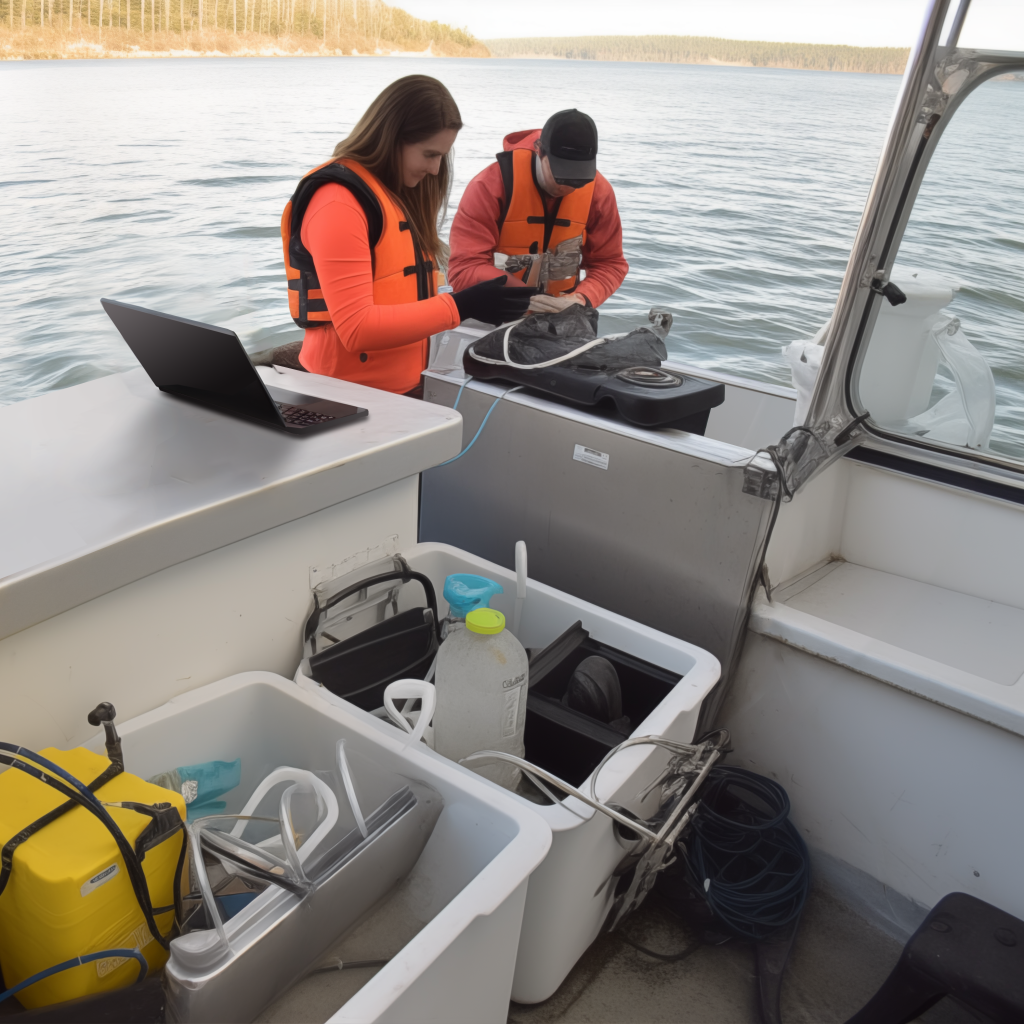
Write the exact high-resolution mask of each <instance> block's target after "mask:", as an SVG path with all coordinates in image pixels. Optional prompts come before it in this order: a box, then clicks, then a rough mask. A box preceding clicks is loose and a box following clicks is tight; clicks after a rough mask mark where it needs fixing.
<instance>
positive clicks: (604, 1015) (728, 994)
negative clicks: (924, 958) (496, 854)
mask: <svg viewBox="0 0 1024 1024" xmlns="http://www.w3.org/2000/svg"><path fill="white" fill-rule="evenodd" d="M623 930H624V931H625V933H626V934H628V935H629V936H630V937H631V938H632V939H633V940H634V941H636V942H639V943H641V944H642V945H644V946H647V947H648V948H649V949H653V950H656V951H658V952H661V953H674V952H677V951H679V950H682V949H684V948H685V947H686V946H688V945H690V943H691V942H693V941H694V940H695V939H696V938H697V934H696V933H695V932H691V931H689V930H688V929H687V928H686V927H685V926H684V925H682V924H680V923H679V922H678V920H677V919H676V918H674V917H672V916H670V915H669V914H668V913H667V912H666V911H664V910H663V909H661V908H660V907H659V906H658V905H657V904H656V903H655V902H654V901H653V900H650V899H649V900H648V901H647V903H645V904H644V905H643V906H642V907H641V908H640V910H639V911H638V912H637V913H636V914H635V915H634V916H633V917H632V918H630V919H629V920H628V921H626V923H625V924H624V925H623ZM901 948H902V947H901V944H900V943H899V942H897V941H896V940H894V939H891V938H889V936H887V935H885V934H883V933H882V932H881V931H879V930H877V929H876V928H874V927H873V926H872V925H870V924H868V923H867V922H865V921H864V920H863V919H862V918H860V917H858V916H857V915H856V914H854V913H853V912H852V911H851V910H849V909H847V908H846V907H845V906H844V905H843V904H841V903H840V902H839V901H838V900H837V899H835V898H834V897H833V896H832V895H831V894H830V893H829V892H828V891H827V890H825V889H823V888H818V889H816V890H815V891H814V892H812V894H811V898H810V900H809V901H808V904H807V909H806V910H805V912H804V917H803V921H802V922H801V926H800V931H799V933H798V935H797V939H796V943H795V944H794V947H793V953H792V956H791V957H790V961H789V965H788V967H787V968H786V974H785V977H784V979H783V987H782V1019H783V1021H784V1022H785V1024H797V1022H800V1024H807V1022H819V1021H820V1022H826V1021H845V1020H847V1019H848V1018H849V1017H850V1016H851V1015H852V1014H854V1013H855V1012H856V1011H857V1010H859V1009H860V1008H861V1006H863V1005H864V1003H866V1002H867V1000H868V999H869V998H870V997H871V996H872V995H873V994H874V992H875V991H876V989H877V988H878V987H879V986H880V985H881V983H882V982H883V981H884V980H885V978H886V977H887V975H888V974H889V971H890V970H891V969H892V968H893V967H894V966H895V964H896V961H897V959H898V958H899V954H900V950H901ZM755 969H756V968H755V963H754V952H753V947H752V946H750V945H747V944H745V943H738V942H730V943H727V944H726V945H724V946H701V947H700V948H698V949H697V951H696V952H694V953H693V954H692V955H691V956H689V957H688V958H687V959H686V960H683V961H681V962H679V963H661V962H658V961H655V960H652V959H651V958H649V957H647V956H645V955H644V954H643V953H640V952H638V951H637V950H635V949H633V948H632V947H631V946H629V945H628V944H627V943H626V942H624V941H623V940H622V939H621V938H619V937H618V935H615V934H613V935H604V936H602V937H601V938H599V939H598V940H597V941H596V942H595V943H594V944H593V945H592V946H591V947H590V949H589V950H588V951H587V952H586V954H585V955H584V956H583V957H582V959H581V960H580V962H579V963H578V964H577V965H576V967H575V968H574V969H573V971H572V973H571V974H570V975H569V977H568V978H566V980H565V981H564V982H563V984H562V987H561V988H560V989H559V990H558V991H557V992H556V993H555V994H554V996H552V997H551V998H550V999H549V1000H547V1001H546V1002H544V1003H538V1004H536V1005H535V1006H521V1005H518V1004H516V1003H513V1004H512V1005H511V1007H510V1009H509V1016H508V1019H509V1021H510V1024H540V1022H542V1021H543V1022H547V1021H559V1022H561V1021H566V1022H574V1021H580V1022H583V1021H586V1022H594V1024H613V1022H644V1024H646V1022H657V1021H666V1022H668V1021H671V1022H673V1024H728V1022H737V1024H757V1022H758V1021H759V1020H760V1016H759V1012H758V1007H757V995H756V985H757V978H756V974H755ZM979 1019H980V1018H978V1017H976V1016H975V1015H974V1014H972V1013H971V1012H970V1011H968V1010H967V1009H965V1008H963V1007H961V1006H959V1005H958V1004H956V1003H953V1002H952V1001H951V1000H949V999H944V1000H942V1002H940V1003H938V1004H936V1005H935V1006H934V1007H932V1009H931V1010H929V1011H928V1012H927V1013H926V1014H924V1016H922V1017H921V1018H920V1020H922V1021H929V1022H935V1024H939V1022H941V1024H960V1022H964V1024H975V1022H976V1021H978V1020H979Z"/></svg>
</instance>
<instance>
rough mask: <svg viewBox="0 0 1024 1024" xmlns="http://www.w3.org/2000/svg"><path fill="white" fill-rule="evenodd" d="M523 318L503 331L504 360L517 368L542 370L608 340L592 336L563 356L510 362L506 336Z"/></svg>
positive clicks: (507, 336)
mask: <svg viewBox="0 0 1024 1024" xmlns="http://www.w3.org/2000/svg"><path fill="white" fill-rule="evenodd" d="M525 319H526V318H525V317H523V320H525ZM523 320H516V321H514V322H513V323H510V324H509V325H508V329H507V330H506V331H505V340H504V342H503V344H502V355H503V356H504V357H505V362H506V363H508V365H509V366H514V367H516V369H518V370H543V369H545V368H546V367H548V366H557V365H558V364H559V363H564V362H567V361H568V360H570V359H572V358H574V357H575V356H579V355H582V354H583V353H584V352H587V351H589V350H590V349H592V348H597V346H598V345H603V344H604V343H605V342H606V341H608V340H610V339H609V338H607V337H605V338H594V340H593V341H588V342H586V344H584V345H580V347H579V348H574V349H573V350H572V351H571V352H566V354H565V355H563V356H556V357H555V358H554V359H548V360H546V361H545V362H543V363H514V362H512V357H511V356H510V355H509V354H508V338H509V335H510V334H511V333H512V328H513V327H517V326H518V325H519V324H521V323H522V322H523ZM617 337H621V335H617Z"/></svg>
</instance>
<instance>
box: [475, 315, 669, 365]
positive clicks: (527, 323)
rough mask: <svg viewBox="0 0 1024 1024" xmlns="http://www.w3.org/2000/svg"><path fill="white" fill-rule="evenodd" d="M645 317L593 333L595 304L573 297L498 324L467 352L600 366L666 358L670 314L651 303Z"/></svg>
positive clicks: (494, 358)
mask: <svg viewBox="0 0 1024 1024" xmlns="http://www.w3.org/2000/svg"><path fill="white" fill-rule="evenodd" d="M648 319H649V320H650V324H651V325H650V326H644V327H637V328H635V329H634V330H632V331H629V332H628V333H625V334H609V335H606V336H605V337H603V338H598V336H597V322H598V316H597V310H596V309H593V308H591V307H589V306H583V305H579V304H578V303H577V304H574V305H571V306H568V307H566V308H565V309H563V310H561V311H560V312H558V313H532V314H530V315H529V316H527V317H524V318H523V319H522V320H520V321H518V323H515V324H511V325H505V326H502V327H499V328H498V329H497V330H496V331H491V333H490V334H488V335H487V337H485V338H482V339H481V340H480V341H478V342H477V343H476V344H475V345H473V346H472V348H471V349H470V352H471V354H472V356H473V357H474V358H476V359H480V360H483V361H484V362H497V363H503V364H504V363H506V362H507V363H509V364H511V365H514V366H518V367H519V368H521V369H540V368H541V367H542V366H553V365H556V364H560V365H564V366H573V367H578V368H580V369H589V370H605V371H618V370H624V369H627V368H628V367H631V366H660V365H661V362H662V360H663V359H667V358H668V352H667V351H666V349H665V340H664V339H665V336H666V335H667V334H668V331H669V328H670V327H671V326H672V314H671V313H668V312H665V311H662V310H655V309H652V310H651V311H650V313H649V314H648ZM506 334H507V335H508V359H507V360H506V358H505V336H506Z"/></svg>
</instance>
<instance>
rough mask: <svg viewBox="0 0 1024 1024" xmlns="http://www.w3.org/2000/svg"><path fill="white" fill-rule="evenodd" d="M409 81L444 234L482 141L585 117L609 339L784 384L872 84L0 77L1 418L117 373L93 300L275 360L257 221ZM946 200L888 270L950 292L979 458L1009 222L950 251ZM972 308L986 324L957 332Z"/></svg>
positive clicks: (204, 68)
mask: <svg viewBox="0 0 1024 1024" xmlns="http://www.w3.org/2000/svg"><path fill="white" fill-rule="evenodd" d="M419 72H422V73H427V74H432V75H435V76H436V77H438V78H440V79H441V80H442V81H444V82H445V83H446V84H447V85H448V87H449V88H450V89H451V91H452V93H453V95H454V96H455V99H456V101H457V102H458V103H459V105H460V108H461V111H462V116H463V120H464V122H465V124H466V127H465V129H464V130H463V132H462V133H461V135H460V137H459V140H458V143H457V147H456V181H455V188H454V192H453V197H452V199H453V203H452V210H454V208H455V206H457V203H458V198H459V196H460V195H461V193H462V190H463V189H464V187H465V185H466V183H467V182H468V181H469V180H470V178H472V177H473V175H474V174H476V173H477V172H478V171H479V170H480V169H482V168H483V167H484V166H486V164H487V163H488V162H490V161H491V160H493V155H494V153H495V152H496V151H497V150H498V149H499V148H500V147H501V140H502V137H503V135H504V134H506V133H507V132H510V131H514V130H517V129H521V128H533V127H540V126H541V124H542V123H543V121H544V120H545V118H546V117H547V116H548V115H549V114H550V113H551V112H553V111H555V110H558V109H562V108H564V107H571V106H576V107H579V108H580V109H582V110H585V111H587V112H588V113H590V114H592V116H593V117H594V118H595V120H596V121H597V124H598V129H599V132H600V136H601V144H600V155H599V161H598V163H599V166H600V168H601V169H602V171H603V173H604V174H605V175H606V176H607V177H608V178H609V179H610V180H611V182H612V184H613V186H614V188H615V190H616V193H617V196H618V201H619V207H620V210H621V213H622V219H623V225H624V237H625V249H626V256H627V259H628V260H629V263H630V268H631V269H630V273H629V276H628V277H627V279H626V281H625V283H624V285H623V287H622V288H621V290H620V291H619V292H618V294H616V295H615V296H613V297H612V298H611V299H610V300H609V301H608V302H607V303H606V304H605V306H604V307H602V315H603V317H604V319H605V321H606V323H607V325H608V326H609V327H619V326H620V325H622V324H625V323H635V322H638V321H639V320H640V319H641V318H643V316H644V314H645V313H646V310H647V309H648V308H649V307H650V306H651V305H655V304H657V305H662V306H667V307H668V308H670V309H672V310H673V311H675V312H676V314H677V317H676V324H675V326H674V328H673V333H672V335H670V338H669V342H670V349H671V350H672V351H673V352H674V353H675V354H677V355H678V357H680V358H681V359H683V360H684V361H687V362H690V363H693V364H697V365H701V366H705V367H714V368H717V369H720V370H724V371H726V372H730V373H734V374H738V375H741V376H746V377H752V378H755V379H758V380H764V381H771V382H775V383H779V384H789V383H790V377H789V370H788V366H787V364H786V363H785V361H784V359H783V358H782V356H781V348H782V346H783V345H785V344H787V343H788V342H790V341H792V340H793V339H794V338H798V337H803V336H807V335H810V334H813V333H814V332H815V331H816V330H817V329H818V327H820V326H821V325H822V324H823V323H824V322H825V320H827V318H828V317H829V315H830V313H831V310H832V307H833V305H834V303H835V298H836V295H837V293H838V289H839V284H840V281H841V279H842V275H843V272H844V270H845V266H846V260H847V256H848V254H849V249H850V244H851V242H852V240H853V237H854V233H855V231H856V227H857V223H858V220H859V218H860V215H861V212H862V210H863V205H864V200H865V198H866V196H867V192H868V188H869V187H870V183H871V179H872V176H873V173H874V168H875V164H876V162H877V159H878V154H879V151H880V148H881V145H882V141H883V137H884V133H885V128H886V125H887V123H888V119H889V115H890V113H891V110H892V106H893V103H894V101H895V97H896V93H897V91H898V88H899V79H898V78H896V77H891V76H876V75H850V74H830V73H824V72H798V71H780V70H772V69H752V68H730V67H703V66H690V65H666V64H620V63H616V64H603V63H595V62H562V61H524V60H514V61H502V60H482V61H470V60H462V61H460V60H427V61H424V60H412V59H407V58H375V59H374V58H368V59H360V58H341V59H338V58H293V59H288V58H267V59H259V58H242V59H209V58H207V59H155V60H105V61H52V62H42V61H40V62H0V97H2V98H3V101H2V102H0V133H2V134H0V137H2V139H3V146H2V149H0V213H2V216H3V226H4V230H3V233H2V236H0V266H2V267H3V268H4V272H3V274H2V275H0V314H2V321H0V403H6V402H13V401H19V400H21V399H24V398H28V397H31V396H33V395H37V394H39V393H41V392H44V391H47V390H49V389H52V388H60V387H67V386H69V385H71V384H75V383H79V382H81V381H84V380H88V379H91V378H93V377H96V376H100V375H102V374H106V373H111V372H115V371H118V370H123V369H126V368H129V367H131V366H132V365H134V359H133V357H132V355H131V353H130V352H129V351H128V349H127V347H126V346H125V345H124V343H123V341H122V340H121V338H120V336H119V335H118V334H117V332H116V331H115V330H114V328H113V326H112V325H111V324H110V322H109V321H108V320H107V317H106V315H105V314H104V313H103V312H102V310H101V308H100V306H99V302H98V300H99V298H100V297H101V296H110V297H116V298H122V299H125V300H126V301H129V302H135V303H139V304H141V305H146V306H151V307H155V308H158V309H161V310H165V311H167V312H173V313H177V314H179V315H182V316H186V317H189V318H193V319H198V320H206V321H209V322H212V323H216V324H220V325H222V326H225V327H230V328H232V329H233V330H235V331H236V332H237V333H238V334H239V336H240V337H241V338H242V339H243V341H244V343H245V345H246V347H247V348H248V349H249V350H250V351H251V352H255V351H259V350H262V349H266V348H269V347H271V346H272V345H275V344H280V343H282V342H284V341H287V340H291V339H292V338H295V337H299V336H300V335H301V332H297V331H296V329H295V327H294V325H293V324H292V322H291V321H290V319H289V317H288V308H287V293H286V289H285V286H284V273H283V268H282V262H281V246H280V236H279V221H280V216H281V210H282V208H283V206H284V204H285V202H286V201H287V199H288V198H289V196H290V195H291V192H292V190H293V189H294V187H295V184H296V182H297V180H298V179H299V177H300V176H301V175H302V174H303V173H305V172H306V171H307V170H308V169H309V168H310V167H312V166H314V165H316V164H317V163H320V162H321V161H323V160H324V159H326V158H327V157H328V156H329V155H330V153H331V150H332V148H333V147H334V145H335V143H336V142H337V141H338V140H339V139H341V138H343V137H344V136H345V135H346V133H347V132H348V130H349V129H350V128H351V126H352V125H353V124H354V122H355V120H356V119H357V118H358V116H359V115H360V114H361V113H362V111H363V110H364V109H365V107H366V106H367V104H368V103H369V102H370V100H371V99H372V98H373V97H374V96H375V95H376V94H377V93H378V92H379V91H380V89H381V88H383V86H384V85H385V84H387V83H388V82H389V81H391V80H393V79H394V78H397V77H400V76H401V75H403V74H411V73H419ZM989 92H991V94H992V95H993V96H995V97H996V99H995V100H992V99H991V98H990V97H989ZM982 93H985V96H984V97H982V95H981V94H979V96H978V97H977V98H972V99H971V100H970V101H969V102H971V103H977V104H978V105H979V109H980V108H983V110H982V113H983V114H984V116H983V117H981V119H980V121H979V120H978V119H975V120H973V121H972V127H971V129H970V131H969V132H968V133H967V135H966V136H965V138H964V139H961V140H959V141H958V143H957V145H958V146H959V149H957V150H956V159H957V160H958V161H960V162H961V163H962V161H963V160H965V159H966V160H967V161H970V160H972V159H974V157H973V156H972V154H977V153H979V152H980V153H986V152H993V151H994V150H998V149H999V148H1000V147H1003V148H1005V145H1006V142H1005V137H1004V136H1005V129H1006V123H1005V116H1006V111H1005V109H1004V108H1005V106H1006V102H1007V101H1006V100H1005V97H1006V96H1009V95H1010V94H1011V93H1012V94H1015V97H1016V100H1019V99H1020V98H1024V83H1008V84H1007V85H1006V86H1005V87H1004V88H1002V90H1001V91H1000V90H998V89H996V88H994V87H992V88H990V87H987V86H986V87H984V88H983V90H982ZM997 93H998V95H997ZM1000 97H1003V98H1002V99H1000ZM982 100H984V102H982ZM1017 109H1018V111H1019V109H1020V104H1019V102H1018V104H1017ZM1019 120H1020V121H1024V118H1019ZM955 124H956V122H954V125H955ZM950 134H952V129H951V132H950ZM952 152H953V148H952V147H951V153H952ZM1016 152H1017V153H1019V154H1020V157H1021V159H1020V161H1019V165H1018V169H1017V170H1014V168H1013V167H1012V166H1011V167H1009V168H1008V169H1007V162H1006V161H1005V160H1003V161H1001V162H1000V167H1001V171H1000V173H1002V174H1003V177H1004V178H1006V176H1007V175H1009V176H1010V178H1013V175H1014V174H1017V175H1018V176H1019V175H1020V173H1021V172H1020V170H1019V167H1024V145H1022V146H1019V147H1018V149H1017V150H1016ZM937 161H938V158H937ZM1009 163H1010V164H1012V161H1010V162H1009ZM1015 181H1016V179H1014V180H1013V181H1009V179H1007V180H1004V181H1002V182H1000V183H998V184H999V185H1000V187H1006V186H1007V184H1008V183H1009V184H1011V185H1012V184H1014V182H1015ZM956 193H957V189H953V188H950V189H947V190H946V191H942V190H941V189H940V190H939V191H938V193H937V198H936V199H935V202H936V203H937V204H938V206H937V207H936V210H937V213H936V215H935V216H934V217H932V218H931V219H930V220H928V223H927V224H925V225H924V226H923V228H922V230H921V231H919V232H918V234H917V235H913V232H912V237H910V238H908V243H907V247H906V248H907V252H908V253H911V254H912V255H913V256H914V257H916V262H913V265H914V266H919V265H920V266H926V267H928V268H929V269H933V270H939V271H943V272H949V273H953V274H954V275H955V276H956V277H957V278H958V279H959V280H961V281H965V282H966V287H965V288H964V289H963V290H962V291H961V293H960V296H958V298H957V303H959V305H956V306H955V311H956V312H958V314H959V315H961V316H962V318H963V320H964V325H965V330H966V331H967V333H968V336H969V337H970V338H971V340H972V341H974V342H975V343H976V344H978V345H979V347H982V348H983V350H985V351H986V354H990V353H995V356H996V358H995V359H994V362H995V363H996V364H997V366H996V373H997V381H998V384H999V393H1000V403H1001V412H1000V417H999V424H998V426H997V432H996V435H994V440H999V442H1000V443H1001V444H1002V445H1003V446H1004V447H1006V446H1009V447H1014V446H1015V445H1016V444H1017V442H1018V441H1024V422H1022V421H1021V420H1020V416H1019V407H1020V405H1021V402H1020V399H1019V395H1020V392H1021V390H1022V389H1024V382H1022V378H1021V374H1020V371H1019V369H1018V367H1019V364H1020V343H1021V341H1022V340H1024V337H1022V335H1024V331H1022V329H1021V325H1022V317H1021V312H1022V311H1024V302H1022V301H1020V300H1018V299H1015V298H1013V297H1012V294H1011V293H1012V292H1013V288H1014V285H1013V280H1014V278H1013V272H1014V268H1016V272H1017V278H1016V282H1017V284H1016V294H1017V295H1018V296H1019V295H1020V293H1021V288H1020V279H1021V275H1020V273H1019V270H1020V266H1021V254H1022V252H1024V213H1022V210H1024V206H1022V204H1020V203H1019V201H1018V202H1016V204H1015V207H1014V209H1013V210H1009V209H1007V206H1006V204H1005V203H1002V202H998V201H985V196H982V200H979V203H978V204H977V207H978V215H979V216H981V217H982V218H983V220H984V223H983V224H980V225H979V227H980V229H981V233H980V234H979V235H977V236H976V237H975V236H973V235H972V238H971V239H970V240H969V242H968V243H967V244H966V246H965V245H962V244H960V243H959V242H957V244H956V245H955V246H951V245H950V244H949V238H950V230H951V228H950V221H951V220H952V219H955V216H954V214H955V213H956V211H955V210H954V209H950V208H949V207H950V204H954V205H955V203H956ZM1016 194H1017V196H1018V199H1019V195H1020V194H1021V193H1020V192H1019V191H1018V192H1017V193H1016ZM943 213H945V214H948V216H943ZM1000 238H1001V239H1003V240H1004V241H1005V242H1006V243H1007V244H1006V245H1002V248H1001V249H1000V248H999V245H997V244H996V241H997V240H998V239H1000ZM994 240H996V241H994ZM999 244H1002V243H999ZM993 245H996V248H997V249H998V253H997V256H998V260H1002V261H1003V263H1001V264H1000V267H1001V268H1002V269H1001V270H1000V271H999V274H997V275H996V277H993V276H992V273H991V269H992V246H993ZM1015 245H1016V246H1017V248H1014V246H1015ZM915 246H916V248H914V247H915ZM998 260H997V262H998ZM1007 261H1009V262H1007ZM901 262H907V260H906V259H901ZM972 289H973V291H972ZM985 289H988V291H987V292H986V291H985ZM993 294H996V295H997V299H998V301H996V303H995V311H994V312H993V302H992V295H993ZM1007 295H1010V298H1009V299H1007V298H1006V296H1007ZM999 296H1003V298H1002V299H999V298H998V297H999ZM1004 300H1005V301H1004ZM964 303H966V305H964ZM971 303H976V304H977V305H978V306H979V309H980V308H981V306H984V308H985V312H984V313H983V314H979V315H980V316H981V321H980V323H978V324H977V325H976V326H977V328H978V329H977V330H972V326H974V325H972V319H971V317H970V315H969V313H970V312H971ZM961 307H963V308H961ZM979 330H980V332H981V333H980V335H979Z"/></svg>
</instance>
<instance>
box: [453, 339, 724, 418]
mask: <svg viewBox="0 0 1024 1024" xmlns="http://www.w3.org/2000/svg"><path fill="white" fill-rule="evenodd" d="M462 365H463V369H465V371H466V373H468V374H469V375H470V376H471V377H476V378H477V379H478V380H502V381H506V382H507V383H510V384H521V385H525V386H526V387H528V388H530V389H531V390H532V391H539V392H541V393H542V394H544V395H545V396H553V397H555V398H560V399H562V400H563V401H566V402H571V403H573V404H574V405H583V406H606V407H611V408H614V410H615V411H616V412H617V413H618V415H619V416H621V417H622V418H623V419H624V420H625V421H626V422H627V423H632V424H634V425H635V426H638V427H676V428H678V429H679V430H688V431H690V432H691V433H693V434H703V433H704V431H705V430H706V429H707V424H708V416H709V415H710V413H711V410H712V409H714V408H715V406H718V405H721V404H722V403H723V402H724V401H725V385H724V384H715V383H712V382H710V381H705V380H698V379H697V378H696V377H688V376H686V375H685V374H682V373H678V372H677V371H674V370H673V371H667V372H671V373H672V374H673V375H674V376H676V377H678V379H679V384H678V385H676V386H674V387H648V386H645V385H643V384H636V383H632V382H630V381H626V380H623V379H622V378H621V377H620V376H619V375H618V373H605V372H602V371H600V370H584V369H574V368H572V367H566V366H552V367H549V368H548V369H546V370H519V369H516V368H515V367H512V366H507V365H500V366H499V365H495V364H494V363H484V362H481V361H480V360H478V359H474V358H473V355H472V346H470V349H467V351H466V354H465V356H464V357H463V361H462Z"/></svg>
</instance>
